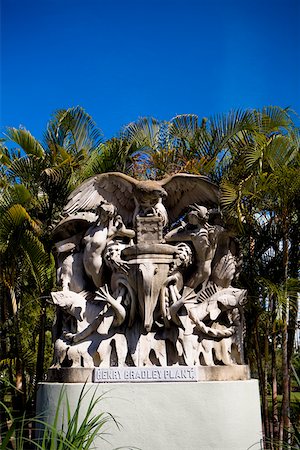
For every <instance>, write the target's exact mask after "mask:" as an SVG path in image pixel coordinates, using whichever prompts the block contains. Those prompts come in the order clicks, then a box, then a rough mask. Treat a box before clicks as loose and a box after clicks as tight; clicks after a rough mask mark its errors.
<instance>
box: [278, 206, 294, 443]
mask: <svg viewBox="0 0 300 450" xmlns="http://www.w3.org/2000/svg"><path fill="white" fill-rule="evenodd" d="M288 247H289V241H288V219H287V215H286V214H285V213H284V214H283V269H284V283H285V286H287V279H288V262H289V248H288ZM285 301H286V308H283V312H282V319H283V331H282V377H283V381H282V409H281V423H280V442H281V445H282V444H283V443H284V444H288V445H289V443H290V442H289V441H290V427H291V424H290V418H289V415H290V373H289V366H290V363H289V360H288V320H289V303H288V298H287V292H286V295H285Z"/></svg>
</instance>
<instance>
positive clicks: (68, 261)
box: [55, 233, 87, 293]
mask: <svg viewBox="0 0 300 450" xmlns="http://www.w3.org/2000/svg"><path fill="white" fill-rule="evenodd" d="M81 238H82V233H79V234H77V235H75V236H73V237H71V238H68V239H64V240H63V241H60V242H57V243H56V244H55V248H56V252H57V272H56V274H57V283H58V285H59V286H61V287H62V289H63V290H64V291H65V290H70V291H73V292H76V293H79V292H82V291H83V290H85V289H86V288H87V280H86V277H85V273H84V268H83V253H82V250H81V245H80V241H81Z"/></svg>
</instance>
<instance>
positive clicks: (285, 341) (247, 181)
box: [221, 107, 300, 445]
mask: <svg viewBox="0 0 300 450" xmlns="http://www.w3.org/2000/svg"><path fill="white" fill-rule="evenodd" d="M253 123H255V131H254V132H251V133H245V134H244V135H243V139H242V140H240V142H239V145H237V146H236V147H235V152H234V153H232V158H231V161H230V163H229V171H228V173H227V175H225V176H224V177H223V180H222V184H221V187H222V193H223V196H222V203H223V206H224V208H225V211H226V212H227V214H229V215H230V216H231V217H233V218H234V219H235V221H236V223H239V225H240V229H242V230H243V231H244V236H245V238H246V239H247V240H248V252H247V253H248V258H249V259H248V273H247V278H248V280H249V279H250V280H251V281H250V292H251V291H252V294H253V297H256V302H257V299H260V305H261V306H260V308H258V309H257V310H256V317H257V321H256V323H254V334H253V335H254V336H256V339H255V342H254V345H255V347H256V356H257V358H258V362H259V371H260V381H261V383H260V386H261V394H262V401H263V417H264V424H265V436H266V438H267V439H271V438H273V440H275V439H278V438H279V440H280V442H283V441H285V442H288V440H289V438H288V436H289V429H290V423H289V392H290V362H291V357H292V349H293V342H294V333H295V331H294V329H295V328H294V327H289V323H291V322H289V321H292V323H294V324H295V323H296V314H297V309H296V308H291V306H292V304H293V303H292V301H291V300H292V298H291V295H289V290H288V285H289V284H290V283H291V281H292V280H291V278H292V277H295V275H296V274H295V270H294V271H293V269H292V268H293V267H295V266H296V265H297V254H296V253H297V251H295V248H296V246H297V244H296V241H295V240H296V239H297V236H296V233H295V232H293V230H295V228H296V224H299V209H298V208H297V198H299V191H300V182H299V176H298V172H299V154H298V152H299V142H300V139H299V131H298V130H297V128H296V127H295V126H294V124H293V121H292V119H291V115H290V112H289V111H287V110H282V109H280V108H276V107H272V108H265V109H263V110H262V111H253ZM246 239H245V240H246ZM292 249H293V253H292V251H291V250H292ZM291 258H292V259H291ZM262 277H263V278H264V279H266V280H267V281H266V282H265V285H266V286H267V287H268V289H267V290H266V289H265V288H263V289H262V288H261V287H260V286H259V283H258V280H259V279H261V278H262ZM272 283H273V285H275V284H276V285H278V283H279V284H280V285H282V286H283V287H285V288H284V291H283V292H285V295H284V299H285V302H284V303H285V307H283V306H282V302H281V303H280V304H279V299H281V300H282V298H283V297H282V295H281V296H279V295H278V291H277V294H276V295H275V294H274V291H273V292H272V291H270V289H269V287H270V285H271V284H272ZM276 302H277V305H276ZM278 310H280V311H281V328H280V329H281V334H280V341H281V346H282V364H281V368H282V372H283V386H282V393H283V401H282V410H281V422H280V433H279V429H278V426H277V422H278V412H277V407H276V405H277V400H276V397H277V381H276V373H277V372H276V367H275V363H276V361H275V351H276V339H277V337H278V336H277V333H275V331H274V330H275V329H276V324H275V320H276V317H277V313H276V311H278ZM266 311H269V314H267V316H266ZM252 312H253V311H252ZM260 316H262V317H263V320H262V321H260V319H259V317H260ZM259 323H260V326H262V325H263V324H264V325H265V343H264V346H263V351H262V352H260V345H259V340H260V338H259V334H258V333H259V332H258V330H259V329H258V326H259ZM268 324H269V325H268ZM274 327H275V328H274ZM270 335H271V340H272V347H271V355H272V364H271V366H272V374H269V370H270V365H269V362H268V358H269V357H268V353H269V340H268V339H269V336H270ZM261 354H263V355H264V356H265V362H264V363H262V361H261V358H260V355H261ZM260 361H261V362H260ZM268 379H272V383H271V384H272V390H273V427H270V424H269V420H268V419H269V415H268V400H267V385H268ZM271 445H273V444H272V443H271Z"/></svg>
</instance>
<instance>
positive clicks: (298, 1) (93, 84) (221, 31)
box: [1, 0, 300, 138]
mask: <svg viewBox="0 0 300 450" xmlns="http://www.w3.org/2000/svg"><path fill="white" fill-rule="evenodd" d="M1 41H2V51H1V75H2V78H1V131H3V130H4V127H5V126H15V127H18V126H19V125H23V126H25V127H26V128H27V129H29V130H30V131H31V132H32V134H33V135H35V136H36V137H37V138H41V136H42V132H43V130H44V129H45V127H46V123H47V121H48V119H49V118H50V116H51V114H52V112H53V111H54V110H56V109H59V108H67V107H71V106H76V105H81V106H83V107H84V108H85V110H86V111H87V112H88V113H89V114H91V115H92V116H93V118H94V120H95V121H96V123H97V125H98V126H99V127H100V128H101V129H102V130H103V133H104V135H105V137H106V138H109V137H111V136H112V135H114V134H116V133H117V132H118V131H119V130H120V128H121V127H122V126H123V125H125V124H127V123H129V122H131V121H134V120H136V119H138V117H141V116H154V117H156V118H158V119H165V120H169V119H171V118H172V117H173V116H175V115H176V114H183V113H195V114H198V115H199V116H200V117H202V116H210V115H212V114H215V113H220V112H227V111H229V110H230V109H232V108H248V107H250V108H255V107H261V106H263V105H270V104H273V105H279V106H282V107H286V106H291V107H293V108H294V109H295V110H297V112H298V113H300V0H252V1H251V0H249V1H246V0H1Z"/></svg>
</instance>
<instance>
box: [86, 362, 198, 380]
mask: <svg viewBox="0 0 300 450" xmlns="http://www.w3.org/2000/svg"><path fill="white" fill-rule="evenodd" d="M93 381H94V383H124V382H127V383H140V382H143V383H153V382H154V383H157V382H162V381H163V382H170V381H171V382H172V381H176V382H187V381H198V376H197V367H188V366H176V367H174V366H173V367H157V366H156V367H108V368H101V367H96V368H95V369H94V376H93Z"/></svg>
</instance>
